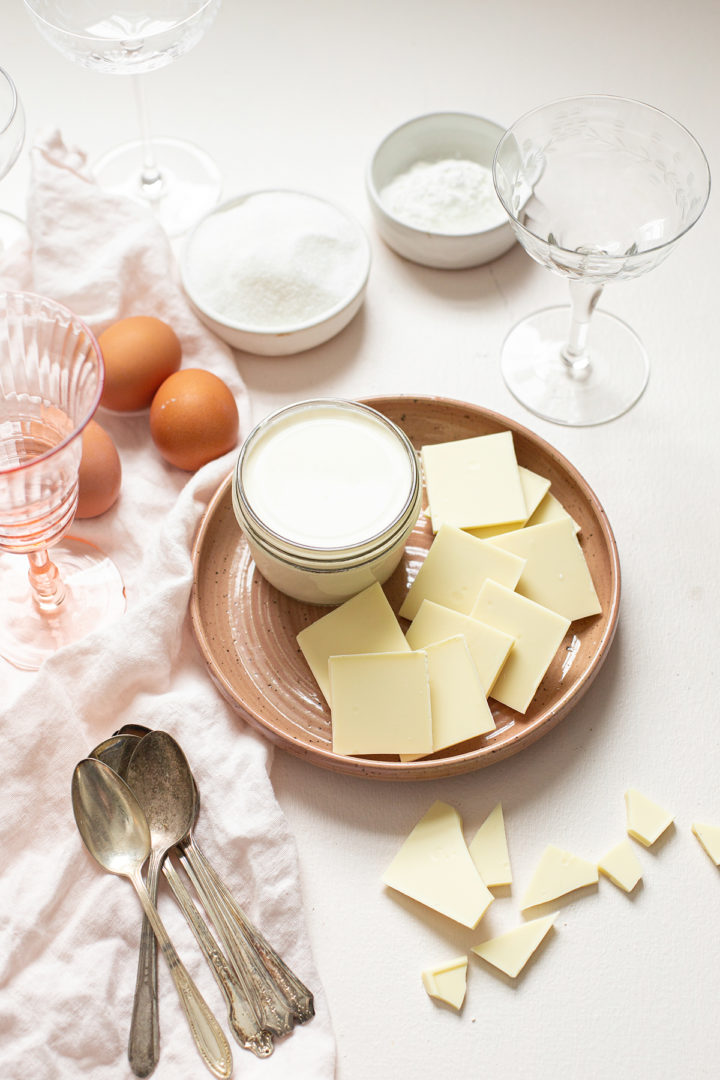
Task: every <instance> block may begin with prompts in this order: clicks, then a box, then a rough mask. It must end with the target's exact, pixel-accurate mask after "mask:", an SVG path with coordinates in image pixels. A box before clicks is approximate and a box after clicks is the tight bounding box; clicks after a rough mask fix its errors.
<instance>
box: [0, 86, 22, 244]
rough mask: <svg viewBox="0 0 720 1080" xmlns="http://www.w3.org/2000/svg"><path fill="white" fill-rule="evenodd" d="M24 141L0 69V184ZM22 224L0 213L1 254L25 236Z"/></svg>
mask: <svg viewBox="0 0 720 1080" xmlns="http://www.w3.org/2000/svg"><path fill="white" fill-rule="evenodd" d="M24 141H25V113H24V112H23V107H22V102H21V100H20V96H19V95H18V92H17V88H16V86H15V83H14V82H13V81H12V79H11V78H10V76H9V75H8V73H7V71H5V70H4V68H0V180H1V179H2V178H3V176H7V174H8V173H9V172H10V170H11V169H12V167H13V165H14V164H15V162H16V161H17V159H18V156H19V154H20V151H21V150H22V146H23V142H24ZM25 231H26V230H25V223H24V222H23V221H21V220H20V218H19V217H17V216H16V215H15V214H11V213H10V211H9V210H0V252H1V251H2V250H3V249H4V248H6V247H9V246H10V245H11V244H12V243H14V242H15V240H17V239H18V238H19V237H21V236H24V235H25Z"/></svg>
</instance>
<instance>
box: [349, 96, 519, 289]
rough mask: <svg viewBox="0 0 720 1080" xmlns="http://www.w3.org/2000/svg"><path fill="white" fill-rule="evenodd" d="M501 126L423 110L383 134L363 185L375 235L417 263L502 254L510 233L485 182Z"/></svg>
mask: <svg viewBox="0 0 720 1080" xmlns="http://www.w3.org/2000/svg"><path fill="white" fill-rule="evenodd" d="M504 133H505V129H504V128H502V127H501V126H500V125H499V124H496V123H494V122H493V121H492V120H486V119H485V118H484V117H482V116H474V115H473V114H471V113H459V112H442V113H429V114H427V115H425V116H418V117H416V118H415V119H414V120H408V121H407V122H406V123H404V124H401V125H400V127H397V128H395V130H394V131H391V132H390V134H389V135H387V136H386V137H385V138H384V139H383V141H382V142H381V143H380V145H379V146H378V148H377V150H376V151H375V153H374V155H373V157H372V160H371V162H370V166H369V168H368V171H367V176H366V187H367V193H368V198H369V200H370V206H371V209H372V212H373V216H374V219H375V224H376V227H377V230H378V232H379V233H380V236H381V237H382V238H383V240H384V241H385V243H386V244H388V245H389V246H390V247H391V248H392V249H393V250H394V251H396V252H397V253H398V254H399V255H403V256H404V257H405V258H406V259H410V260H412V262H416V263H420V264H422V265H423V266H432V267H436V268H438V269H441V270H459V269H462V268H465V267H469V266H480V265H482V264H483V263H486V262H490V260H491V259H496V258H498V256H500V255H503V254H504V253H505V252H506V251H508V250H509V249H510V248H511V247H512V245H513V243H514V242H515V235H514V233H513V231H512V226H511V225H510V221H509V219H508V216H507V214H506V212H505V210H504V209H503V206H502V204H501V202H500V200H499V199H498V197H497V195H496V193H495V188H494V185H493V179H492V161H493V156H494V153H495V147H496V146H497V144H498V142H499V141H500V139H501V138H502V136H503V135H504Z"/></svg>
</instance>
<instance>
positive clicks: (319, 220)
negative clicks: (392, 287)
mask: <svg viewBox="0 0 720 1080" xmlns="http://www.w3.org/2000/svg"><path fill="white" fill-rule="evenodd" d="M253 208H254V209H253ZM281 224H282V226H283V227H281ZM305 230H307V231H305ZM288 268H291V269H290V271H288ZM369 272H370V244H369V242H368V238H367V236H366V234H365V232H364V230H363V229H362V227H361V226H360V225H359V224H358V222H357V221H355V219H354V218H352V217H351V216H350V215H349V214H347V213H346V212H345V211H344V210H342V209H341V208H340V207H339V206H336V205H334V204H333V203H330V202H327V201H326V200H325V199H320V198H318V197H317V196H315V195H310V194H307V193H305V192H300V191H289V190H285V189H276V190H269V191H251V192H247V193H246V194H244V195H240V196H237V197H236V198H234V199H231V200H229V201H228V202H226V203H223V204H222V205H221V206H219V207H216V209H215V210H213V211H211V213H209V214H207V215H206V216H205V217H204V218H202V220H201V221H199V222H198V224H197V225H196V226H195V227H194V229H193V230H192V231H191V233H190V234H189V236H188V238H187V241H186V243H185V246H184V248H183V251H182V254H181V257H180V274H181V278H182V283H183V287H184V289H185V292H186V294H187V296H188V299H189V301H190V303H191V305H192V307H193V309H194V310H195V312H196V313H197V315H198V316H199V317H200V318H201V319H202V321H203V322H204V323H205V324H206V325H207V326H209V327H210V329H211V330H213V331H214V332H215V333H216V334H217V335H218V336H219V337H221V338H223V340H224V341H227V342H228V344H229V345H232V346H233V348H235V349H242V350H244V351H246V352H251V353H258V354H260V355H262V356H289V355H291V354H293V353H298V352H303V351H304V350H305V349H311V348H313V347H314V346H316V345H321V344H322V343H323V342H325V341H329V340H330V338H332V337H334V336H335V335H336V334H338V333H339V332H340V331H341V330H342V329H343V328H344V327H345V326H347V324H348V323H349V322H350V320H351V319H352V318H353V316H354V315H355V314H356V313H357V311H358V310H359V308H360V307H361V305H362V303H363V300H364V299H365V291H366V287H367V280H368V274H369ZM303 290H307V292H306V296H307V299H305V300H303V295H305V293H304V292H303ZM320 293H324V294H326V295H325V299H324V300H323V301H320V300H318V298H317V297H318V295H319V294H320Z"/></svg>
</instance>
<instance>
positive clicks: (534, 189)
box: [493, 96, 710, 426]
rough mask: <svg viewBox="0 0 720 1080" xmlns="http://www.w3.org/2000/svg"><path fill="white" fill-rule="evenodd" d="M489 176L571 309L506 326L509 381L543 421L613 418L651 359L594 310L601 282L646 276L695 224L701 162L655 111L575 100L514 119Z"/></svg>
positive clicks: (615, 322) (621, 327)
mask: <svg viewBox="0 0 720 1080" xmlns="http://www.w3.org/2000/svg"><path fill="white" fill-rule="evenodd" d="M493 177H494V181H495V189H496V191H497V193H498V196H499V197H500V200H501V202H502V204H503V206H504V207H505V209H506V211H507V213H508V215H509V217H510V220H511V224H512V226H513V229H514V231H515V233H516V235H517V237H518V239H519V241H520V243H521V244H522V246H523V247H524V248H525V250H526V251H527V252H528V254H529V255H531V256H532V258H533V259H535V260H536V261H537V262H539V263H540V264H541V265H542V266H546V267H547V268H548V269H550V270H552V271H554V272H555V273H557V274H561V275H562V276H563V277H566V278H567V279H568V281H569V285H570V300H571V305H570V307H554V308H546V309H545V310H543V311H539V312H537V313H535V314H533V315H530V316H529V317H528V318H525V319H523V320H522V321H521V322H520V323H518V324H517V325H516V326H515V327H513V329H512V330H511V331H510V333H509V334H508V336H507V338H506V339H505V342H504V344H503V347H502V354H501V368H502V373H503V377H504V379H505V382H506V384H507V386H508V388H509V389H510V391H511V392H512V393H513V394H514V396H515V397H516V398H517V399H518V401H520V402H521V403H522V404H523V405H525V406H526V407H527V408H528V409H530V410H531V411H532V412H534V413H536V414H537V415H538V416H542V417H543V418H545V419H546V420H552V421H554V422H556V423H560V424H568V425H574V426H581V425H585V424H600V423H604V422H605V421H608V420H613V419H615V418H616V417H618V416H620V415H622V414H623V413H624V412H626V411H627V410H628V409H630V408H631V407H632V406H633V405H634V404H635V402H636V401H637V400H638V398H639V397H640V395H641V394H642V392H643V390H644V389H645V386H646V384H647V380H648V371H649V368H648V360H647V355H646V352H645V349H644V347H643V345H642V344H641V342H640V340H639V338H638V337H637V336H636V334H635V333H634V331H632V330H631V329H630V327H629V326H627V325H626V324H625V323H623V322H621V320H619V319H617V318H615V317H614V316H613V315H610V314H609V313H606V312H604V311H595V308H596V306H597V303H598V300H599V299H600V295H601V293H602V290H603V288H604V286H605V285H606V284H607V283H608V282H612V281H619V280H622V279H624V278H634V277H637V276H638V275H640V274H644V273H646V272H647V271H648V270H652V268H653V267H655V266H657V265H658V263H660V262H661V261H662V260H663V259H664V258H665V257H666V256H667V255H668V254H669V253H670V251H671V250H672V248H673V247H674V246H675V244H676V243H677V241H678V240H679V239H680V237H681V236H683V235H684V234H685V233H686V232H687V231H688V229H690V228H691V227H692V226H693V225H694V224H695V222H696V221H697V220H698V218H699V217H700V215H701V214H702V212H703V210H704V208H705V205H706V203H707V200H708V196H709V193H710V170H709V168H708V163H707V160H706V158H705V155H704V153H703V151H702V149H701V148H700V146H699V145H698V143H697V141H696V140H695V139H694V138H693V136H692V135H691V134H690V132H689V131H688V130H687V129H686V128H684V127H683V126H682V124H680V123H678V122H677V121H676V120H673V119H672V118H671V117H670V116H667V115H666V114H665V113H663V112H661V111H660V110H659V109H655V108H653V107H652V106H649V105H645V104H643V103H641V102H638V101H631V100H628V99H626V98H618V97H610V96H583V97H577V98H569V99H566V100H563V101H557V102H553V103H552V104H549V105H544V106H541V107H540V108H537V109H534V110H532V111H531V112H529V113H526V114H525V115H524V116H523V117H521V118H520V119H519V120H518V121H516V123H514V124H513V125H512V126H511V127H510V128H509V129H508V130H507V131H506V133H505V135H504V136H503V137H502V139H501V140H500V142H499V143H498V146H497V148H496V151H495V159H494V162H493Z"/></svg>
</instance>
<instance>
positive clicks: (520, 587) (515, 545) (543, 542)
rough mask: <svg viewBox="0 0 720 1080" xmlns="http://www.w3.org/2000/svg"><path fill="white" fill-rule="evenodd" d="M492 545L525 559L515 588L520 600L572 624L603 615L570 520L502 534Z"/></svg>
mask: <svg viewBox="0 0 720 1080" xmlns="http://www.w3.org/2000/svg"><path fill="white" fill-rule="evenodd" d="M489 543H491V544H493V545H494V546H496V547H499V548H502V549H503V551H511V552H512V553H513V554H514V555H519V556H520V557H521V558H523V559H525V566H524V567H523V572H522V574H521V575H520V580H519V581H518V583H517V585H516V591H517V592H518V593H520V595H521V596H526V597H527V598H528V600H534V601H535V603H536V604H542V606H543V607H546V608H549V609H550V611H556V612H557V613H558V615H564V616H565V618H567V619H570V621H571V622H572V621H573V620H574V619H584V618H586V616H588V615H599V614H600V612H601V611H602V608H601V606H600V601H599V600H598V597H597V593H596V592H595V586H594V585H593V580H592V577H591V576H590V571H589V569H588V565H587V562H586V561H585V556H584V554H583V550H582V548H581V547H580V544H579V543H578V538H577V536H576V535H575V529H574V527H573V523H572V522H571V521H570V519H569V518H566V519H564V520H563V521H550V522H548V523H547V524H545V525H530V526H528V527H527V528H525V529H518V530H517V532H509V533H503V534H502V535H501V536H495V537H493V539H492V540H491V541H489Z"/></svg>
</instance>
